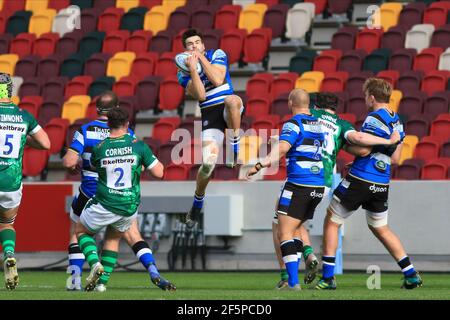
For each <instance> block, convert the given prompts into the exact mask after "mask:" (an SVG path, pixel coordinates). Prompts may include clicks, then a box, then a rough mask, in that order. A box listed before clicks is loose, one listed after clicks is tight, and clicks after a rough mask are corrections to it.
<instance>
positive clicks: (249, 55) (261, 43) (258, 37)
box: [243, 28, 272, 63]
mask: <svg viewBox="0 0 450 320" xmlns="http://www.w3.org/2000/svg"><path fill="white" fill-rule="evenodd" d="M271 40H272V29H269V28H259V29H255V30H253V32H252V33H250V34H249V35H247V36H246V37H245V41H244V57H243V60H244V62H246V63H258V62H262V61H263V60H264V59H265V58H266V57H267V56H268V53H269V47H270V42H271Z"/></svg>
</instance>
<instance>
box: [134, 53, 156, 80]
mask: <svg viewBox="0 0 450 320" xmlns="http://www.w3.org/2000/svg"><path fill="white" fill-rule="evenodd" d="M157 60H158V54H157V53H156V52H142V53H139V54H137V56H136V59H134V61H133V65H132V66H131V72H130V74H132V75H133V76H135V77H137V78H138V79H139V80H143V79H144V78H146V77H148V76H152V75H153V74H154V73H155V66H156V62H157Z"/></svg>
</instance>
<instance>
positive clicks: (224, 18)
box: [214, 5, 242, 31]
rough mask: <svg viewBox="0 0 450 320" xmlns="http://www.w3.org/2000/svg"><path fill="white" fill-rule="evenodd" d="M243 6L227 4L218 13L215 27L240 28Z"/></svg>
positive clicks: (224, 28) (222, 28)
mask: <svg viewBox="0 0 450 320" xmlns="http://www.w3.org/2000/svg"><path fill="white" fill-rule="evenodd" d="M241 10H242V7H241V6H240V5H225V6H223V7H222V8H220V10H219V11H217V13H216V20H215V22H214V28H215V29H221V30H224V31H228V30H233V29H238V25H239V17H240V13H241Z"/></svg>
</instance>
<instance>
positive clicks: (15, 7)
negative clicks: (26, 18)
mask: <svg viewBox="0 0 450 320" xmlns="http://www.w3.org/2000/svg"><path fill="white" fill-rule="evenodd" d="M25 2H26V0H3V8H2V12H5V13H6V14H7V15H8V16H12V15H13V14H14V13H15V12H16V11H21V10H25Z"/></svg>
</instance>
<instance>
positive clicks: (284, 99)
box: [270, 91, 292, 117]
mask: <svg viewBox="0 0 450 320" xmlns="http://www.w3.org/2000/svg"><path fill="white" fill-rule="evenodd" d="M289 92H290V91H289ZM289 92H286V93H282V94H280V95H278V97H276V98H275V99H274V100H273V101H272V105H271V108H270V113H271V114H276V115H278V116H280V117H285V116H289V115H291V116H292V112H291V110H289V107H288V97H289Z"/></svg>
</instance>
